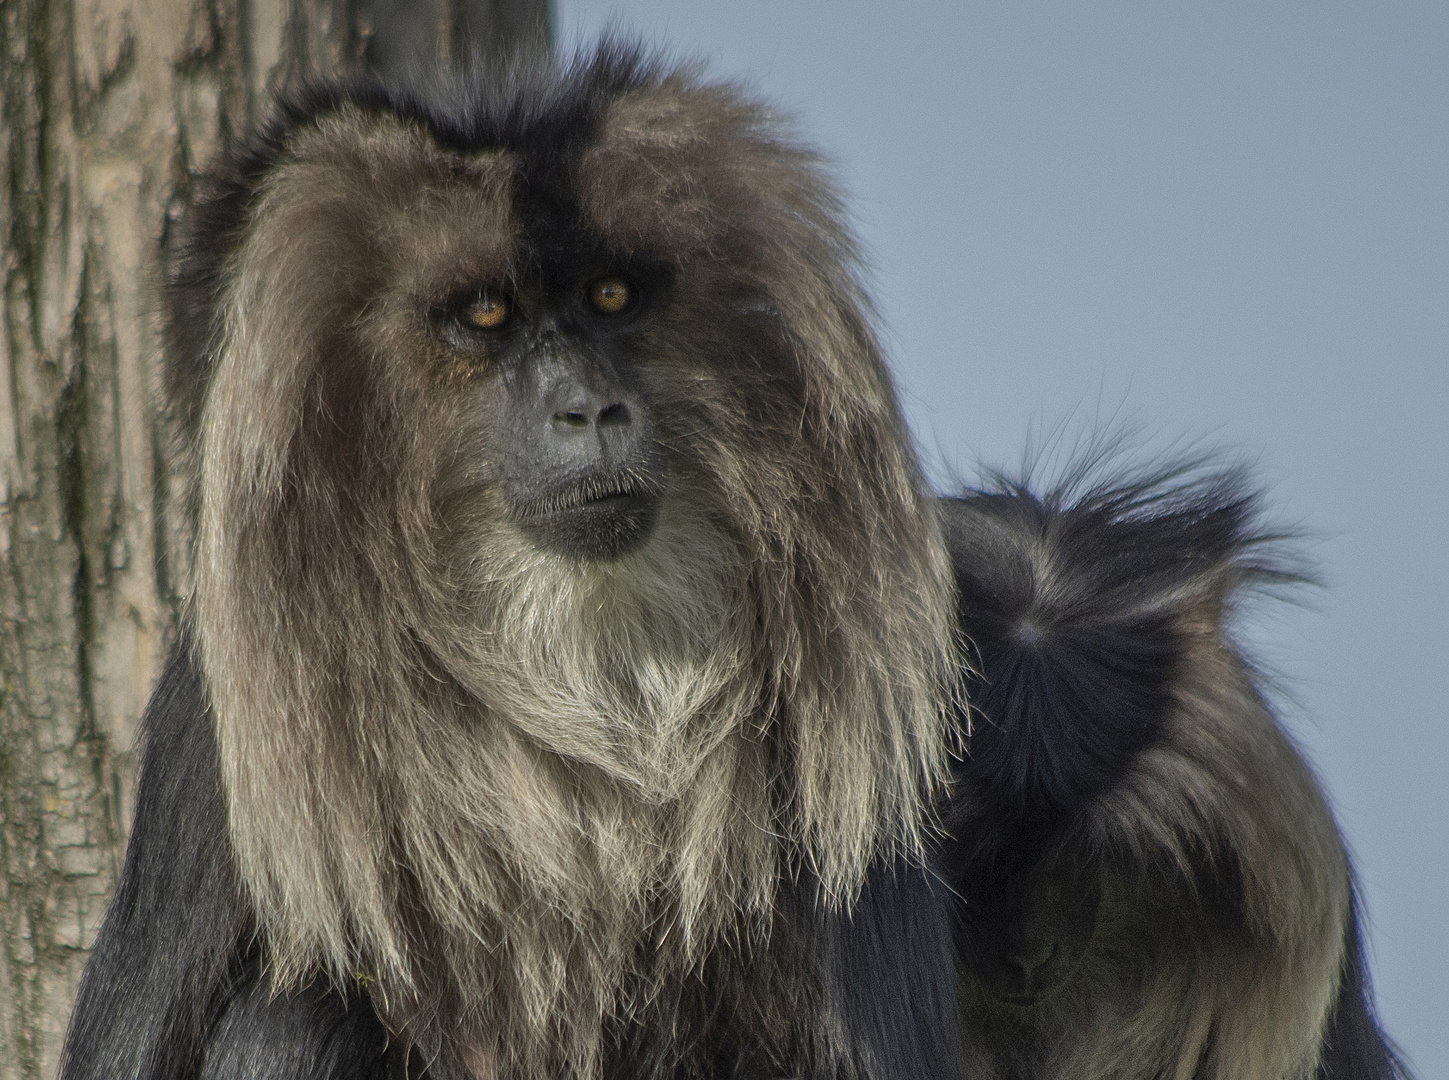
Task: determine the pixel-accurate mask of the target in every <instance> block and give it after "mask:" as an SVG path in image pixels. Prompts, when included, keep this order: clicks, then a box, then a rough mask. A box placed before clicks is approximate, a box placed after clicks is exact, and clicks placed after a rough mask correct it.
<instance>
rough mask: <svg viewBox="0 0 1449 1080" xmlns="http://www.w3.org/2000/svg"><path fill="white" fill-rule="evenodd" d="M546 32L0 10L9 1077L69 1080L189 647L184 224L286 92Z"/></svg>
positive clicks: (0, 716) (207, 10)
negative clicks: (181, 367) (179, 360)
mask: <svg viewBox="0 0 1449 1080" xmlns="http://www.w3.org/2000/svg"><path fill="white" fill-rule="evenodd" d="M520 13H521V16H520ZM548 25H549V21H548V15H547V8H546V4H545V2H544V0H522V2H510V0H314V2H311V3H306V2H303V0H292V2H290V3H289V2H287V0H0V174H3V186H0V230H3V232H0V238H3V247H0V275H3V293H0V675H3V680H4V681H3V686H0V1080H12V1078H13V1080H19V1078H26V1080H39V1078H41V1077H51V1076H54V1075H55V1071H56V1066H57V1064H58V1060H59V1053H60V1047H61V1042H62V1040H63V1037H64V1033H65V1025H66V1020H67V1017H68V1016H69V1012H70V1002H71V999H72V997H73V996H74V993H75V987H76V982H77V980H78V978H79V976H80V971H81V967H82V965H83V964H84V962H85V957H86V950H87V949H88V948H89V947H90V944H91V942H92V941H93V940H94V938H95V934H96V930H97V929H98V927H99V925H100V921H101V918H102V916H103V915H104V912H105V906H106V902H107V899H108V897H109V896H110V892H111V889H112V887H113V886H114V885H115V881H116V875H117V873H118V870H119V866H120V861H121V856H122V852H123V848H124V842H125V832H126V825H127V823H128V822H129V820H130V808H131V801H132V795H133V791H134V787H135V779H136V758H135V751H134V744H135V734H136V724H137V720H138V718H139V717H140V714H141V711H142V708H143V707H144V705H145V701H146V697H147V695H148V694H149V692H150V688H151V685H152V683H153V681H154V680H155V678H156V676H157V675H158V674H159V672H160V668H161V665H162V662H163V660H164V658H165V653H166V649H167V648H168V646H169V645H170V643H171V640H172V638H173V637H174V633H175V625H176V613H177V607H178V595H177V589H178V581H179V580H180V576H179V574H178V568H179V567H180V566H181V565H182V562H181V560H182V559H183V557H184V551H183V545H182V543H181V541H180V538H179V537H178V536H177V532H176V523H175V521H174V520H172V518H170V517H169V516H168V512H167V507H166V501H167V492H168V487H169V483H168V470H167V466H166V443H165V438H164V426H163V423H162V419H161V412H160V408H159V401H158V394H157V387H158V386H159V378H158V370H159V334H158V327H157V318H156V315H157V309H158V282H159V279H160V267H161V266H162V265H163V264H164V256H165V249H166V244H167V240H168V235H169V227H170V225H171V224H172V223H173V222H174V221H175V220H176V217H177V214H178V213H179V211H180V209H181V207H183V206H184V205H185V203H186V200H187V198H188V196H189V193H190V191H191V188H192V186H193V184H194V182H195V180H196V177H197V176H198V175H199V172H200V170H202V169H204V168H205V167H206V165H207V163H208V162H209V161H210V159H211V158H212V157H213V156H214V155H215V154H216V153H217V152H218V151H220V150H222V149H224V148H225V147H227V146H228V145H229V144H230V143H231V142H232V141H233V140H234V139H236V138H237V137H239V136H240V134H241V133H242V132H244V131H245V130H246V128H247V126H248V125H249V124H250V123H252V122H253V121H254V120H255V119H256V118H257V117H258V116H259V114H261V113H262V112H264V110H265V108H266V103H267V100H268V96H269V94H270V93H271V92H272V91H274V90H276V89H277V88H279V87H280V86H281V85H283V84H285V83H286V82H288V81H289V80H294V79H298V78H301V77H306V76H308V75H313V74H325V73H332V72H337V71H340V70H343V69H345V68H348V67H349V66H352V65H354V64H364V65H370V66H372V67H374V68H376V69H378V70H381V71H383V72H386V73H395V72H399V71H403V70H406V69H408V68H411V67H415V66H419V65H422V64H426V63H428V62H430V61H432V60H436V59H441V58H445V57H447V56H453V57H458V56H462V55H464V54H468V55H481V56H483V57H485V58H489V57H497V56H498V55H501V54H502V53H503V52H505V51H506V50H507V49H508V48H510V47H523V48H538V47H540V46H541V47H543V48H547V43H548V41H549V31H548Z"/></svg>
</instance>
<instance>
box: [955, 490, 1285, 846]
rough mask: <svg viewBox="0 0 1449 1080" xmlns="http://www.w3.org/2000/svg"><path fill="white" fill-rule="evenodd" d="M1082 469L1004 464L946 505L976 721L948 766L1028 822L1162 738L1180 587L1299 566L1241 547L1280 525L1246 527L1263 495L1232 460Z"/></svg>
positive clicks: (1043, 821) (1044, 823) (1053, 812)
mask: <svg viewBox="0 0 1449 1080" xmlns="http://www.w3.org/2000/svg"><path fill="white" fill-rule="evenodd" d="M1089 477H1090V472H1087V471H1083V470H1074V475H1073V476H1072V477H1071V478H1069V479H1068V480H1066V481H1064V482H1063V483H1061V484H1058V485H1056V486H1055V487H1053V488H1052V489H1051V490H1049V491H1047V492H1045V493H1044V494H1041V495H1037V494H1033V492H1032V491H1031V490H1030V487H1029V485H1028V484H1027V483H1024V482H1020V481H1014V480H1010V479H1007V478H1005V477H998V478H997V482H996V483H995V484H993V485H991V486H988V487H984V488H981V489H978V490H975V491H970V492H967V493H964V494H962V495H961V496H959V497H957V498H955V499H952V500H948V501H947V502H946V503H945V504H944V505H945V511H946V516H947V521H948V529H949V531H950V535H951V545H952V556H953V563H954V566H955V569H956V582H957V587H958V589H959V590H960V604H961V625H962V631H963V633H964V634H965V637H966V639H967V642H968V647H969V656H970V659H969V660H968V667H967V672H968V673H967V700H968V701H969V702H970V713H971V719H972V720H974V722H970V721H968V723H969V726H970V728H971V737H970V742H969V746H968V750H967V753H966V754H965V755H964V756H963V757H962V758H961V760H960V762H959V764H958V766H957V770H956V771H957V775H958V777H959V778H960V780H961V781H962V782H963V783H964V784H965V785H967V786H968V787H969V788H971V789H973V790H981V791H983V792H988V793H989V794H988V795H987V799H988V801H989V802H990V804H991V805H992V806H993V807H998V808H1000V809H1001V810H1002V811H1003V812H1005V813H1007V814H1009V815H1010V817H1011V818H1012V819H1013V820H1014V821H1022V822H1027V821H1029V822H1032V824H1033V827H1037V828H1040V827H1050V825H1051V824H1052V823H1054V822H1057V821H1061V820H1065V819H1067V818H1069V817H1070V816H1071V815H1072V814H1073V813H1075V812H1076V811H1077V810H1079V809H1080V808H1081V807H1082V806H1083V804H1085V803H1086V802H1087V801H1089V800H1091V799H1092V798H1093V797H1095V796H1097V795H1099V794H1100V793H1102V792H1103V791H1106V790H1107V789H1109V788H1110V787H1112V786H1113V785H1114V784H1115V783H1116V782H1117V781H1118V780H1119V779H1120V777H1121V775H1122V771H1123V770H1124V769H1125V768H1127V767H1128V765H1129V764H1130V763H1131V761H1132V760H1133V758H1134V757H1135V755H1137V754H1138V753H1139V752H1140V751H1142V750H1143V749H1144V748H1146V747H1147V746H1149V745H1151V744H1152V743H1153V742H1154V741H1155V740H1156V739H1158V738H1159V737H1160V734H1161V728H1162V720H1163V717H1164V715H1165V713H1166V710H1167V706H1168V703H1169V700H1170V697H1171V684H1172V680H1173V676H1174V674H1175V672H1176V671H1177V668H1178V665H1179V663H1180V660H1181V651H1182V643H1181V639H1180V631H1179V629H1178V628H1177V627H1176V626H1175V625H1174V622H1175V620H1176V619H1178V618H1179V616H1180V610H1179V608H1180V604H1179V603H1178V602H1177V598H1178V597H1179V596H1180V595H1181V594H1183V593H1184V592H1185V591H1195V590H1201V588H1202V579H1203V578H1204V576H1205V575H1208V574H1211V573H1214V572H1217V573H1221V572H1223V571H1224V569H1225V568H1226V567H1229V566H1231V567H1232V569H1233V572H1234V573H1235V574H1237V575H1238V577H1239V579H1240V581H1241V582H1243V583H1247V582H1248V580H1252V581H1267V580H1271V581H1273V582H1275V583H1280V582H1283V581H1285V580H1287V579H1289V578H1291V577H1293V576H1295V575H1294V572H1293V571H1290V570H1288V569H1286V568H1281V567H1277V566H1274V565H1271V564H1270V563H1268V562H1266V561H1264V560H1263V559H1262V558H1261V557H1251V558H1250V557H1248V553H1250V552H1254V553H1258V555H1259V556H1261V554H1262V553H1264V552H1265V548H1266V545H1267V544H1268V543H1269V542H1273V541H1278V540H1280V539H1281V536H1279V535H1277V534H1271V535H1270V534H1264V533H1260V532H1255V531H1254V525H1255V519H1256V517H1257V507H1258V505H1259V503H1260V498H1259V496H1258V494H1257V493H1256V492H1254V491H1252V490H1250V489H1249V487H1248V486H1247V479H1246V476H1245V474H1244V473H1243V471H1241V470H1230V471H1226V472H1218V473H1208V474H1206V475H1203V468H1202V463H1200V462H1185V463H1182V464H1178V465H1172V466H1168V467H1165V468H1162V469H1158V470H1154V471H1153V472H1151V473H1150V474H1148V475H1145V476H1138V477H1130V476H1129V477H1118V478H1107V479H1102V480H1099V481H1095V482H1094V481H1091V480H1090V479H1089ZM1183 480H1186V482H1185V483H1179V481H1183ZM1084 488H1085V489H1084Z"/></svg>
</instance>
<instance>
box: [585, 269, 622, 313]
mask: <svg viewBox="0 0 1449 1080" xmlns="http://www.w3.org/2000/svg"><path fill="white" fill-rule="evenodd" d="M589 303H591V304H593V305H594V307H595V309H596V310H598V311H602V312H603V313H604V314H605V315H617V314H618V313H619V312H621V311H623V310H624V309H625V308H626V307H628V306H629V286H628V285H626V284H625V283H624V282H623V281H621V280H620V279H619V278H616V277H606V278H599V280H598V281H596V282H594V283H593V284H592V285H590V286H589Z"/></svg>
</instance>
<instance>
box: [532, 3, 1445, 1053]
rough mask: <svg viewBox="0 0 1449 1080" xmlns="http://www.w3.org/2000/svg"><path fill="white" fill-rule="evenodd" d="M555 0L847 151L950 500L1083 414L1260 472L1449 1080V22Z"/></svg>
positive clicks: (586, 33)
mask: <svg viewBox="0 0 1449 1080" xmlns="http://www.w3.org/2000/svg"><path fill="white" fill-rule="evenodd" d="M558 7H559V11H558V14H559V29H560V32H561V37H562V38H563V41H564V44H565V47H568V46H570V45H571V44H575V43H577V42H578V41H579V40H581V39H587V38H590V37H592V36H593V35H595V34H597V33H598V32H599V31H601V30H603V29H605V28H607V27H610V26H613V27H616V28H623V29H627V30H632V31H634V32H635V33H637V34H638V35H640V36H642V37H643V38H644V39H645V40H648V41H651V42H657V43H660V44H667V45H669V46H670V47H672V48H673V49H675V50H676V51H678V52H679V53H680V54H682V55H685V56H692V57H703V58H705V59H707V60H708V61H709V62H710V65H711V69H712V71H713V72H715V73H717V74H720V75H723V76H731V77H742V78H744V79H746V80H747V81H748V82H749V83H750V84H751V85H752V86H754V87H755V88H756V89H757V90H758V91H759V92H760V93H761V94H763V95H764V96H765V97H767V98H769V99H771V100H772V101H775V102H777V103H778V104H780V105H782V106H783V107H784V108H786V109H787V110H789V111H790V112H792V113H793V114H795V116H796V117H797V118H798V119H799V121H800V126H801V129H802V130H803V131H804V132H805V133H806V135H807V136H808V138H809V139H810V140H812V141H813V142H814V143H815V144H816V145H817V146H819V147H820V148H821V149H823V150H824V151H825V152H826V153H827V154H828V155H829V156H830V157H831V158H832V159H834V161H835V162H836V163H837V165H838V171H839V175H840V177H841V179H842V180H843V182H844V185H845V187H846V190H847V191H848V193H849V194H850V196H851V206H852V208H853V210H854V213H855V217H856V221H857V224H858V228H859V233H860V235H861V237H862V239H863V240H864V242H865V247H866V250H867V252H868V253H869V255H870V258H871V263H872V267H873V273H874V283H875V289H874V292H875V295H876V297H877V298H878V300H879V302H880V306H881V311H882V313H883V316H884V323H885V331H886V341H887V343H888V347H889V351H890V354H891V357H892V360H893V365H894V368H895V371H896V374H897V377H898V379H899V382H900V386H901V390H902V397H903V400H904V403H905V407H906V410H907V413H908V415H909V417H910V420H911V423H912V426H913V428H914V430H915V432H916V435H917V438H918V439H919V441H920V443H921V447H922V451H923V453H924V455H925V457H926V459H927V461H928V462H929V463H930V465H931V467H932V470H933V474H934V475H935V476H936V477H937V480H938V483H940V484H941V485H942V486H946V485H948V484H949V482H950V478H951V476H952V475H956V476H964V477H969V476H970V475H971V474H972V472H973V470H974V469H975V467H976V465H977V463H978V462H984V463H987V464H998V465H1014V464H1016V463H1017V462H1019V461H1020V459H1021V456H1022V451H1023V448H1024V447H1025V446H1026V445H1027V443H1028V441H1029V439H1030V438H1031V437H1032V433H1033V432H1035V433H1036V436H1037V438H1038V441H1040V438H1041V437H1042V436H1043V435H1046V434H1050V433H1051V432H1052V431H1053V430H1055V429H1057V428H1058V427H1060V426H1061V425H1062V424H1063V423H1064V422H1066V423H1067V424H1068V426H1069V427H1070V426H1071V425H1072V423H1073V422H1075V424H1076V426H1077V427H1080V426H1081V424H1082V423H1083V422H1085V423H1086V424H1087V425H1088V426H1090V425H1091V424H1092V423H1096V422H1099V421H1100V422H1102V423H1107V424H1112V423H1115V424H1119V425H1120V424H1123V423H1127V424H1133V423H1135V424H1137V425H1138V426H1139V427H1140V428H1141V429H1142V430H1143V432H1144V438H1145V440H1146V443H1145V445H1146V446H1147V447H1149V448H1163V447H1167V446H1170V445H1172V444H1174V443H1177V444H1178V445H1181V443H1182V442H1183V441H1184V440H1185V441H1187V442H1191V443H1193V444H1195V445H1199V446H1207V447H1217V448H1223V449H1225V450H1227V451H1230V452H1233V453H1238V454H1242V455H1246V456H1247V457H1248V458H1249V459H1250V460H1253V461H1255V462H1256V463H1257V474H1258V476H1259V477H1260V478H1261V479H1262V481H1263V482H1264V483H1265V484H1266V485H1267V486H1268V489H1269V491H1270V504H1271V506H1272V508H1273V513H1274V516H1275V518H1276V519H1277V520H1278V521H1281V522H1286V523H1288V524H1290V525H1293V526H1295V527H1297V528H1299V529H1300V530H1302V531H1303V532H1305V533H1306V535H1307V537H1308V540H1307V543H1306V545H1305V546H1306V550H1307V553H1308V554H1309V555H1310V556H1311V558H1312V559H1313V560H1314V561H1315V562H1316V564H1317V566H1318V567H1319V569H1320V571H1321V573H1322V576H1323V578H1324V580H1325V582H1326V588H1325V589H1323V590H1321V591H1317V592H1315V593H1310V594H1308V595H1307V596H1306V597H1305V599H1306V601H1307V606H1298V607H1294V606H1286V605H1273V606H1270V608H1269V609H1268V610H1266V611H1260V612H1259V613H1258V614H1257V615H1255V616H1254V617H1253V619H1252V621H1251V623H1250V625H1249V627H1248V632H1249V633H1250V635H1251V637H1252V638H1253V640H1255V641H1257V642H1259V643H1260V651H1261V652H1262V653H1263V654H1264V655H1265V658H1266V660H1267V661H1268V663H1269V665H1270V666H1271V667H1272V668H1273V669H1274V670H1276V671H1277V672H1278V673H1279V674H1280V675H1281V676H1282V680H1283V682H1284V684H1285V686H1286V687H1287V689H1288V691H1289V693H1290V695H1291V697H1290V698H1289V699H1287V700H1284V701H1283V702H1282V703H1281V704H1282V711H1283V714H1284V716H1285V719H1286V721H1287V723H1288V725H1289V726H1290V727H1291V729H1292V730H1293V731H1294V733H1295V734H1296V735H1297V737H1298V738H1299V739H1300V740H1301V742H1302V743H1303V745H1304V746H1305V747H1306V749H1307V752H1308V754H1309V756H1310V757H1311V758H1312V759H1313V761H1314V762H1315V763H1316V765H1317V766H1318V769H1319V771H1320V773H1321V774H1322V776H1323V778H1324V781H1325V783H1326V786H1327V788H1328V790H1329V792H1330V795H1331V797H1332V800H1333V803H1334V806H1335V807H1336V810H1337V813H1338V816H1339V821H1340V822H1341V824H1342V826H1343V829H1344V832H1345V833H1346V834H1347V837H1348V840H1349V843H1350V845H1351V846H1352V848H1353V850H1354V853H1355V855H1356V858H1357V864H1358V872H1359V876H1360V879H1361V880H1362V883H1363V886H1364V892H1365V896H1366V899H1367V906H1368V918H1369V930H1370V939H1371V950H1372V960H1373V967H1374V971H1375V974H1376V978H1377V983H1378V993H1379V1002H1380V1009H1381V1012H1382V1016H1383V1020H1384V1023H1385V1025H1386V1027H1387V1028H1388V1029H1389V1031H1390V1032H1391V1033H1392V1034H1393V1035H1394V1036H1395V1037H1396V1038H1397V1039H1398V1040H1399V1041H1400V1043H1401V1044H1402V1045H1403V1047H1404V1049H1405V1050H1406V1051H1407V1052H1408V1055H1409V1057H1410V1059H1411V1061H1412V1062H1413V1064H1414V1065H1415V1066H1416V1068H1417V1070H1418V1073H1419V1076H1420V1078H1421V1080H1438V1078H1446V1077H1449V777H1446V772H1449V706H1446V703H1445V694H1444V691H1443V683H1444V681H1445V677H1446V674H1449V475H1446V474H1449V4H1446V3H1444V2H1443V0H1422V2H1412V3H1398V2H1394V0H1349V2H1335V0H1314V2H1312V3H1287V2H1279V0H1254V2H1242V3H1239V2H1233V0H1214V2H1212V3H1206V2H1198V3H1189V2H1167V0H1155V2H1137V3H1110V2H1103V3H1098V2H1093V3H1080V2H1078V3H1041V2H1034V0H985V2H965V0H954V2H927V0H912V2H902V0H892V2H891V3H883V2H876V3H865V2H853V0H836V2H830V3H823V2H818V0H813V2H805V0H802V2H796V3H792V2H789V0H729V2H727V3H726V2H721V0H558ZM1073 418H1075V419H1074V420H1073Z"/></svg>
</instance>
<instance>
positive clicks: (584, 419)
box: [553, 409, 589, 428]
mask: <svg viewBox="0 0 1449 1080" xmlns="http://www.w3.org/2000/svg"><path fill="white" fill-rule="evenodd" d="M553 422H554V423H555V424H562V425H563V426H564V427H574V428H581V427H588V426H589V417H588V414H586V413H584V412H582V411H580V410H578V409H561V410H559V411H558V412H556V413H554V414H553Z"/></svg>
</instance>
